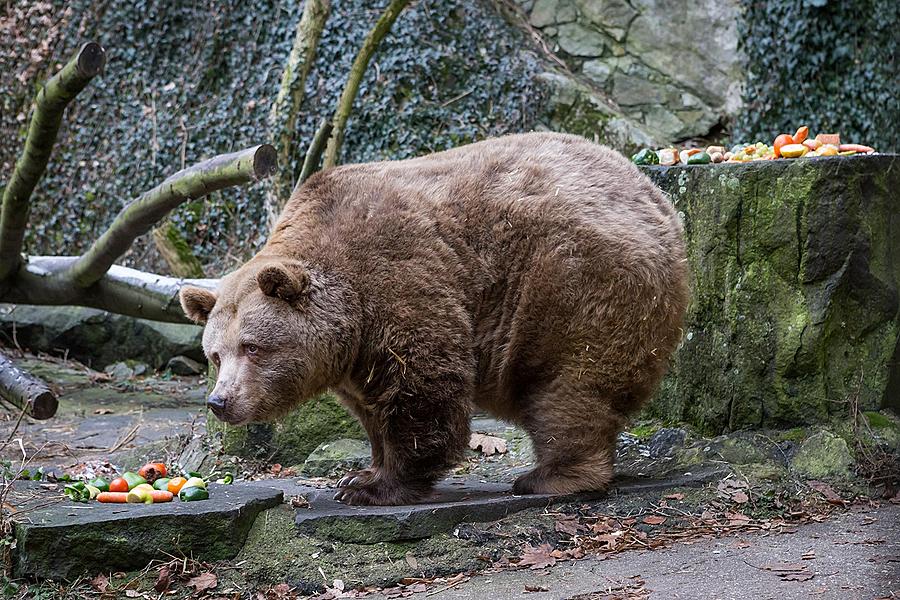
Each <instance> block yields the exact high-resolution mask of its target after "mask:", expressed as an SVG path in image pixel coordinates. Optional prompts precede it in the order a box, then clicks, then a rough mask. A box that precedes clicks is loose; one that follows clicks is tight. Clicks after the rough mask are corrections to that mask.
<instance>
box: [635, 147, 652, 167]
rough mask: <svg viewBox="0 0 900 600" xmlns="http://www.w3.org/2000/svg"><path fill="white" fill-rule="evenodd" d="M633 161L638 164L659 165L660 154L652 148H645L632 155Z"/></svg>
mask: <svg viewBox="0 0 900 600" xmlns="http://www.w3.org/2000/svg"><path fill="white" fill-rule="evenodd" d="M631 162H633V163H634V164H636V165H658V164H659V155H658V154H657V153H656V152H654V151H653V150H651V149H650V148H644V149H643V150H641V151H640V152H638V153H637V154H635V155H633V156H632V157H631Z"/></svg>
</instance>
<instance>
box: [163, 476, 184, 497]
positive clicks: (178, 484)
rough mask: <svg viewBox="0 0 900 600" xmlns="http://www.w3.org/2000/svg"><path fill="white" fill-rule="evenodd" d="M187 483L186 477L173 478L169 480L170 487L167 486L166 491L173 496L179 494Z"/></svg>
mask: <svg viewBox="0 0 900 600" xmlns="http://www.w3.org/2000/svg"><path fill="white" fill-rule="evenodd" d="M185 483H187V479H185V478H184V477H173V478H172V479H170V480H169V485H168V486H166V489H167V490H169V491H170V492H172V493H173V494H177V493H178V492H180V491H181V488H183V487H184V484H185Z"/></svg>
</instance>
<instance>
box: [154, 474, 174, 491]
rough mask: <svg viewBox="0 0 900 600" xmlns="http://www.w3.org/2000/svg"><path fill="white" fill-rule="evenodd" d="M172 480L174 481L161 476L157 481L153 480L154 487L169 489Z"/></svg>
mask: <svg viewBox="0 0 900 600" xmlns="http://www.w3.org/2000/svg"><path fill="white" fill-rule="evenodd" d="M170 481H172V480H171V479H169V478H168V477H160V478H159V479H157V480H156V481H154V482H153V489H154V490H166V491H168V489H169V482H170Z"/></svg>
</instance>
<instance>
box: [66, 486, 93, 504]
mask: <svg viewBox="0 0 900 600" xmlns="http://www.w3.org/2000/svg"><path fill="white" fill-rule="evenodd" d="M63 494H65V495H66V496H68V498H69V499H70V500H72V501H73V502H87V501H88V500H90V499H91V492H90V490H88V489H87V486H86V485H85V484H84V483H83V482H81V481H77V482H75V483H72V484H69V485H67V486H66V487H65V488H63Z"/></svg>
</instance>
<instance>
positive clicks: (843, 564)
mask: <svg viewBox="0 0 900 600" xmlns="http://www.w3.org/2000/svg"><path fill="white" fill-rule="evenodd" d="M766 567H770V568H773V567H774V568H780V569H784V570H781V571H777V570H769V569H767V568H766ZM798 567H799V568H798ZM792 573H796V575H792ZM810 574H811V575H812V577H811V578H808V579H807V577H808V575H810ZM797 579H806V580H805V581H799V580H797ZM526 586H528V587H527V588H526ZM534 589H546V590H547V591H529V590H534ZM440 590H441V586H439V585H438V586H436V587H435V589H434V590H429V592H430V593H429V596H428V598H429V600H431V599H434V600H461V599H467V600H468V599H481V598H491V599H492V600H507V599H509V600H512V599H519V598H531V599H534V600H601V599H602V600H606V599H610V598H617V599H622V600H626V599H627V600H638V599H644V598H650V599H657V598H660V599H678V598H684V599H691V600H694V599H701V598H702V599H704V600H713V599H720V600H744V599H747V598H753V599H754V600H767V599H773V600H790V599H794V598H796V599H801V598H802V599H808V598H816V599H831V598H833V599H835V600H838V599H840V600H857V599H859V600H874V599H876V598H900V506H894V505H885V506H882V507H881V508H878V509H870V510H855V511H852V512H848V513H844V514H840V515H837V516H836V517H834V518H832V519H830V520H828V521H826V522H824V523H816V524H812V525H806V526H803V527H801V528H799V529H798V531H797V532H796V533H794V534H782V535H768V536H764V535H743V536H737V537H726V538H721V539H717V540H700V541H697V542H695V543H694V544H691V545H687V544H677V545H675V546H672V547H670V548H668V549H662V550H657V551H652V552H625V553H622V554H619V555H616V556H615V557H614V558H609V559H606V560H600V559H597V558H589V559H585V560H582V561H579V562H574V563H573V562H569V563H563V564H558V565H557V566H555V567H553V568H550V569H545V570H540V571H530V570H516V571H503V572H499V573H489V574H486V575H481V576H477V577H474V578H473V579H471V580H470V581H467V582H465V583H463V584H460V585H458V586H455V587H453V588H451V589H447V590H444V591H440ZM435 592H437V593H435ZM892 593H893V595H892ZM413 597H415V596H413ZM367 598H371V599H372V600H375V599H378V598H386V596H380V595H374V596H369V597H367Z"/></svg>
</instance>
